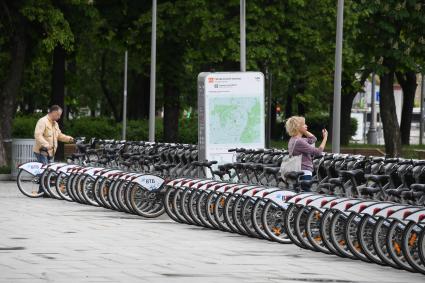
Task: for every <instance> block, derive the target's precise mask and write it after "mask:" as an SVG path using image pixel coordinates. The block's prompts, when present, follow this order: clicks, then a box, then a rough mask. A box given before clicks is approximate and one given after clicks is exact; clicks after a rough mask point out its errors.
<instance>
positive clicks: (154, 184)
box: [133, 175, 164, 191]
mask: <svg viewBox="0 0 425 283" xmlns="http://www.w3.org/2000/svg"><path fill="white" fill-rule="evenodd" d="M133 182H135V183H138V184H139V185H141V186H142V187H144V188H145V189H147V190H149V191H153V190H157V189H159V188H161V186H162V184H163V183H164V179H162V178H160V177H158V176H155V175H143V176H140V177H138V178H136V179H134V180H133Z"/></svg>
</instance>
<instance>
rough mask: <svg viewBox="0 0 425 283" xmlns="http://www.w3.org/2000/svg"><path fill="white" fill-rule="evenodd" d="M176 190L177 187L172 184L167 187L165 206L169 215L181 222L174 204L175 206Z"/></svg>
mask: <svg viewBox="0 0 425 283" xmlns="http://www.w3.org/2000/svg"><path fill="white" fill-rule="evenodd" d="M175 191H176V189H175V188H174V187H172V186H168V187H166V191H165V194H164V207H165V212H166V213H167V214H168V216H169V217H170V218H171V219H173V220H174V221H176V222H179V223H180V219H179V218H177V216H176V214H175V212H174V206H173V198H174V193H175Z"/></svg>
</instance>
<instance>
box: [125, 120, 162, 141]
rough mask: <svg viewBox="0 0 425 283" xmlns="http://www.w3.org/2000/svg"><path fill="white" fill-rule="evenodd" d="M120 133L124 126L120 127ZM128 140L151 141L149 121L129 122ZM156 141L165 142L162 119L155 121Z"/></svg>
mask: <svg viewBox="0 0 425 283" xmlns="http://www.w3.org/2000/svg"><path fill="white" fill-rule="evenodd" d="M119 131H120V133H121V131H122V124H120V125H119ZM126 138H127V140H133V141H147V140H148V139H149V120H130V121H128V122H127V134H126ZM155 140H156V141H163V140H164V135H163V126H162V119H160V118H157V119H156V120H155Z"/></svg>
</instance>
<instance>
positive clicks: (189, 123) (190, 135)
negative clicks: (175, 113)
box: [179, 115, 198, 144]
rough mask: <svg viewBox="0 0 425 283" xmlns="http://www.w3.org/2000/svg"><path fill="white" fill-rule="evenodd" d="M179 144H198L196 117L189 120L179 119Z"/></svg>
mask: <svg viewBox="0 0 425 283" xmlns="http://www.w3.org/2000/svg"><path fill="white" fill-rule="evenodd" d="M179 142H181V143H190V144H197V143H198V116H196V115H192V116H191V117H190V118H189V119H187V118H182V119H180V121H179Z"/></svg>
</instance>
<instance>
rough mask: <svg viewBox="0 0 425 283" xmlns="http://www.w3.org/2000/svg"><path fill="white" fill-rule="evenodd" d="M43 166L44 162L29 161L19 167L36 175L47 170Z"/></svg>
mask: <svg viewBox="0 0 425 283" xmlns="http://www.w3.org/2000/svg"><path fill="white" fill-rule="evenodd" d="M42 167H43V163H40V162H28V163H24V164H22V165H21V166H19V167H18V168H19V169H22V170H24V171H26V172H28V173H30V174H31V175H33V176H36V175H39V174H41V173H43V172H44V170H46V168H42Z"/></svg>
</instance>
